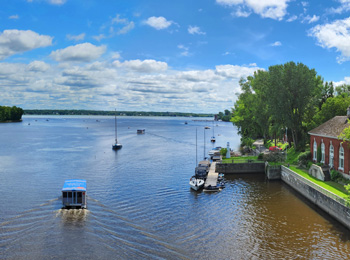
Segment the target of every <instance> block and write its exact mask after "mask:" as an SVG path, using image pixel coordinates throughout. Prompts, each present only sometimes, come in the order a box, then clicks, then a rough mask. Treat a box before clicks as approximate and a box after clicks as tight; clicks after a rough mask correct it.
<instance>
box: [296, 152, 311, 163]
mask: <svg viewBox="0 0 350 260" xmlns="http://www.w3.org/2000/svg"><path fill="white" fill-rule="evenodd" d="M310 160H311V152H310V151H307V152H303V153H300V154H299V156H298V164H299V165H304V166H306V165H307V164H308V162H309V161H310Z"/></svg>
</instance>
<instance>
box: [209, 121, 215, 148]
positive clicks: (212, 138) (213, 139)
mask: <svg viewBox="0 0 350 260" xmlns="http://www.w3.org/2000/svg"><path fill="white" fill-rule="evenodd" d="M215 141H216V140H215V135H214V121H213V136H212V137H211V138H210V142H212V143H215Z"/></svg>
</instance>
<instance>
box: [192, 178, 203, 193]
mask: <svg viewBox="0 0 350 260" xmlns="http://www.w3.org/2000/svg"><path fill="white" fill-rule="evenodd" d="M204 182H205V181H204V179H202V178H199V177H197V176H195V175H194V176H192V177H191V179H190V186H191V189H193V190H195V191H197V190H199V189H201V188H203V187H204Z"/></svg>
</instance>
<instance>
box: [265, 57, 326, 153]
mask: <svg viewBox="0 0 350 260" xmlns="http://www.w3.org/2000/svg"><path fill="white" fill-rule="evenodd" d="M269 74H270V82H269V83H270V88H269V94H270V97H271V98H270V99H268V100H267V101H268V103H269V112H270V113H271V115H272V116H273V118H274V119H275V124H276V125H277V127H278V126H279V127H280V128H282V127H288V129H290V130H291V134H292V138H293V142H294V145H295V147H296V149H301V148H303V147H304V145H305V142H306V140H307V139H308V137H307V133H306V127H305V124H304V123H305V122H306V123H307V122H310V121H311V120H312V117H313V115H314V114H315V113H316V107H317V105H318V102H319V97H320V93H321V88H322V79H321V77H320V76H317V74H316V71H315V70H314V69H309V68H308V67H307V66H306V65H304V64H302V63H298V64H295V63H294V62H288V63H285V64H284V65H275V66H271V67H269Z"/></svg>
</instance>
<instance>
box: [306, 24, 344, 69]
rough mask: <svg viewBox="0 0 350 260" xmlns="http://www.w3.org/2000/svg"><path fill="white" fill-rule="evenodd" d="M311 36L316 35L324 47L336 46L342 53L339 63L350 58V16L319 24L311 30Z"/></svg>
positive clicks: (338, 58) (338, 59)
mask: <svg viewBox="0 0 350 260" xmlns="http://www.w3.org/2000/svg"><path fill="white" fill-rule="evenodd" d="M309 36H312V37H315V38H316V39H317V42H318V44H319V45H320V46H321V47H322V48H326V49H331V48H336V50H337V51H338V52H340V53H341V55H340V56H338V57H337V61H338V63H342V62H344V61H348V60H350V18H346V19H344V20H336V21H334V22H332V23H329V24H324V25H317V26H315V27H313V28H312V29H311V30H310V31H309Z"/></svg>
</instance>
